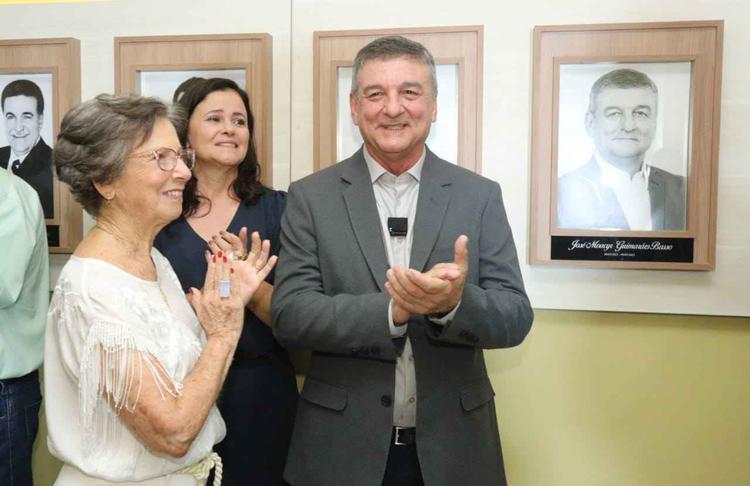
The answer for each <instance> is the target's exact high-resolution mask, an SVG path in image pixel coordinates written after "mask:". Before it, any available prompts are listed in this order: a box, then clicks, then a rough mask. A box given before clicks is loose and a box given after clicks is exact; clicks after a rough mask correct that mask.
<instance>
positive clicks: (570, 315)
mask: <svg viewBox="0 0 750 486" xmlns="http://www.w3.org/2000/svg"><path fill="white" fill-rule="evenodd" d="M693 19H725V20H726V28H725V44H724V49H725V50H724V83H723V101H722V124H721V130H722V132H721V133H722V137H721V171H720V177H721V181H720V194H719V238H718V244H719V252H718V256H719V257H718V267H717V271H716V272H711V273H691V274H683V273H680V272H641V271H635V272H623V271H618V272H604V271H597V270H587V271H581V270H578V271H570V270H567V269H559V268H555V269H551V268H532V267H529V266H528V265H524V268H523V271H524V276H525V278H526V280H527V282H528V284H529V290H530V294H531V296H532V303H533V304H534V305H535V306H536V307H537V308H538V307H540V306H543V307H552V308H555V307H557V308H563V307H566V306H568V305H569V302H571V299H570V297H571V296H572V295H575V294H583V295H585V296H588V297H587V298H586V300H585V302H583V305H581V307H582V308H586V309H608V308H613V306H616V305H625V306H629V307H628V308H630V309H638V308H639V307H638V306H639V305H640V306H644V305H645V306H653V305H658V306H660V308H661V311H662V312H663V313H664V314H635V313H605V312H572V311H551V310H550V311H538V312H537V319H536V322H535V325H534V328H533V330H532V332H531V334H530V335H529V338H528V339H527V340H526V342H525V343H524V344H523V345H522V346H520V347H518V348H516V349H513V350H496V351H490V352H487V358H488V364H489V368H490V373H491V377H492V382H493V385H494V387H495V391H496V394H497V396H496V403H497V406H498V415H499V419H500V424H501V434H502V437H503V445H504V450H505V456H506V457H505V459H506V466H507V470H508V476H509V479H510V482H511V484H513V485H514V486H539V485H541V486H546V485H554V486H558V485H563V486H564V485H576V486H587V485H591V486H594V485H596V486H598V485H654V486H657V485H658V486H663V485H665V486H671V485H674V486H678V485H679V486H685V485H686V486H691V485H696V486H698V485H701V486H702V485H722V486H724V485H730V486H734V485H737V486H743V485H747V484H750V450H749V449H748V447H747V443H748V438H750V411H749V410H750V407H748V404H749V403H750V373H749V372H748V370H750V352H748V350H750V319H747V318H729V317H724V318H721V317H701V316H684V315H682V316H681V315H668V314H667V313H685V312H696V311H695V309H710V312H714V311H715V312H718V313H729V314H744V315H747V314H748V312H747V309H748V306H749V305H750V299H749V298H748V293H747V290H746V289H747V284H746V280H747V277H746V276H747V272H748V268H750V250H749V249H748V243H749V242H750V227H749V226H748V225H747V224H743V223H746V222H747V221H748V220H750V164H747V161H746V159H747V157H746V139H747V134H746V130H745V127H746V126H747V125H748V124H749V123H750V96H749V95H748V89H747V85H748V80H750V66H749V65H748V63H747V60H746V56H747V51H748V49H749V48H750V7H748V6H747V2H744V1H738V0H715V1H712V2H708V1H700V2H683V1H681V0H662V1H661V2H654V1H653V0H630V1H628V2H623V1H621V0H618V1H614V0H600V1H591V0H566V1H565V2H561V1H558V2H555V1H550V0H546V1H545V0H529V1H527V2H511V1H507V0H500V1H494V2H490V1H482V0H463V1H460V2H448V1H445V0H413V1H411V2H408V3H404V2H399V1H396V0H379V1H377V2H376V1H364V0H291V1H280V2H270V1H262V2H261V1H260V0H250V1H242V2H241V1H231V0H214V1H212V2H200V1H187V0H183V1H178V0H162V1H158V2H154V1H146V0H119V1H110V2H101V3H91V4H82V5H72V4H60V5H18V6H2V5H0V24H2V26H3V28H2V33H1V34H0V37H2V38H7V39H10V38H30V37H60V36H72V37H76V38H78V39H80V40H81V59H82V70H81V71H82V97H83V98H84V99H87V98H90V97H92V96H94V95H95V94H97V93H99V92H102V91H110V92H111V91H112V90H113V89H114V81H113V73H114V65H113V63H114V55H113V41H112V38H113V37H114V36H126V35H157V34H193V33H194V34H206V33H229V32H268V33H270V34H271V35H272V36H273V44H274V49H273V52H274V72H273V77H274V100H273V101H274V113H273V119H274V126H273V133H274V160H273V163H274V183H275V185H276V186H277V187H279V188H284V187H286V186H287V184H288V183H289V182H290V181H291V180H295V179H298V178H299V177H302V176H304V175H306V174H309V173H310V172H311V171H312V133H313V130H312V125H311V123H312V110H313V101H312V39H313V37H312V33H313V31H315V30H332V29H357V28H363V29H364V28H367V29H371V28H383V27H409V26H439V25H469V24H483V25H484V26H485V39H484V44H485V59H484V61H485V65H484V123H483V133H484V146H483V155H484V156H483V163H482V167H483V174H484V175H485V176H487V177H489V178H491V179H494V180H497V181H499V182H500V184H501V185H502V186H503V192H504V198H505V204H506V207H507V209H508V213H509V219H510V222H511V225H512V227H513V229H514V232H515V237H516V242H517V245H518V247H519V252H520V253H521V255H522V258H524V259H525V253H526V244H527V233H528V193H529V188H528V174H529V165H528V164H529V161H528V157H529V155H528V154H529V123H530V119H529V107H530V101H531V100H530V78H531V57H530V56H531V29H532V28H533V26H534V25H543V24H570V23H606V22H625V21H627V22H641V21H660V20H693ZM87 223H88V224H90V223H91V221H90V220H87ZM64 262H65V258H64V257H60V256H55V257H54V258H53V262H52V270H53V272H52V273H53V276H56V274H57V272H58V271H59V268H60V267H61V266H62V265H63V264H64ZM665 289H668V292H665ZM618 303H619V304H618ZM34 465H35V472H36V474H37V479H38V481H37V484H39V485H42V486H44V485H48V484H51V482H52V480H53V479H54V476H55V474H56V468H57V467H59V466H58V465H57V463H56V462H55V461H54V460H53V459H52V458H50V457H49V455H48V453H47V452H46V447H45V445H44V439H43V437H40V440H39V441H38V443H37V446H36V454H35V463H34Z"/></svg>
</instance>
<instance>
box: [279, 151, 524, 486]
mask: <svg viewBox="0 0 750 486" xmlns="http://www.w3.org/2000/svg"><path fill="white" fill-rule="evenodd" d="M413 231H414V241H413V246H412V253H411V267H412V268H415V269H418V270H421V271H424V270H427V269H429V268H431V267H432V266H433V265H435V264H436V263H439V262H447V261H452V260H453V244H454V242H455V240H456V238H457V237H458V236H459V235H461V234H466V235H467V236H468V237H469V259H470V262H469V273H468V277H467V281H466V287H465V289H464V293H463V297H462V301H461V305H460V307H459V309H458V312H457V313H456V316H455V319H454V320H453V322H452V323H451V324H450V325H449V326H447V327H446V328H441V327H439V326H437V325H435V324H433V323H431V322H430V321H428V320H427V319H426V318H424V317H414V318H412V319H411V320H410V321H409V324H408V334H409V338H410V339H411V342H412V347H413V351H414V359H415V365H416V375H417V389H418V397H419V398H418V404H417V450H418V453H419V461H420V464H421V468H422V473H423V476H424V480H425V484H426V485H428V486H437V485H446V486H448V485H450V486H455V485H457V484H465V485H504V484H506V481H505V472H504V469H503V459H502V453H501V450H500V439H499V435H498V428H497V421H496V415H495V405H494V401H493V396H494V394H495V393H494V391H493V389H492V385H491V384H490V380H489V378H488V376H487V370H486V368H485V363H484V357H483V355H482V349H483V348H504V347H511V346H515V345H517V344H519V343H521V342H522V341H523V339H524V337H525V336H526V334H527V333H528V332H529V329H530V327H531V322H532V319H533V313H532V310H531V306H530V304H529V300H528V298H527V296H526V293H525V291H524V286H523V281H522V280H521V273H520V271H519V267H518V258H517V255H516V249H515V246H514V243H513V236H512V234H511V230H510V227H509V226H508V221H507V219H506V215H505V210H504V208H503V203H502V198H501V194H500V187H499V186H498V184H497V183H495V182H492V181H490V180H488V179H485V178H483V177H481V176H478V175H476V174H473V173H471V172H469V171H467V170H465V169H462V168H459V167H456V166H454V165H452V164H449V163H448V162H445V161H443V160H441V159H439V158H437V157H436V156H435V155H434V154H432V153H431V152H429V150H428V152H427V156H426V159H425V163H424V168H423V171H422V179H421V182H420V189H419V199H418V202H417V213H416V220H415V223H414V230H413ZM281 242H282V249H281V253H280V259H279V263H278V266H277V270H276V280H275V289H274V293H273V303H272V312H273V322H274V334H275V335H276V338H277V339H278V340H279V342H280V343H281V344H282V345H284V346H287V347H296V348H307V349H312V350H313V354H312V361H311V364H310V370H309V373H308V376H307V379H306V380H305V385H304V388H303V389H302V393H301V397H302V400H300V403H299V405H298V409H297V417H296V421H295V426H294V433H293V436H292V444H291V448H290V451H289V455H288V458H287V465H286V471H285V477H286V479H287V480H288V481H290V482H291V483H292V484H293V485H295V486H300V485H301V486H304V485H311V486H337V485H341V486H344V485H346V486H351V485H355V484H356V485H358V486H359V485H361V486H370V485H371V486H379V485H380V484H381V482H382V479H383V473H384V471H385V467H386V461H387V458H388V450H389V440H390V437H391V430H392V423H393V408H392V402H393V392H394V376H395V359H396V356H397V354H399V353H400V351H401V349H402V346H403V339H392V338H391V336H390V332H389V328H388V302H389V296H388V294H387V292H386V291H385V288H384V283H385V282H386V281H387V278H386V270H387V269H388V262H387V259H386V252H385V249H384V246H383V237H382V234H381V227H380V223H379V219H378V212H377V207H376V203H375V197H374V195H373V190H372V184H371V182H370V177H369V173H368V171H367V167H366V164H365V160H364V157H363V155H362V150H361V149H360V151H359V152H357V153H356V154H354V156H352V157H351V158H349V159H347V160H344V161H343V162H341V163H338V164H336V165H334V166H332V167H330V168H328V169H326V170H323V171H321V172H318V173H315V174H313V175H311V176H308V177H306V178H304V179H302V180H300V181H298V182H296V183H294V184H292V185H291V187H290V188H289V198H288V202H287V207H286V212H285V213H284V216H283V218H282V226H281Z"/></svg>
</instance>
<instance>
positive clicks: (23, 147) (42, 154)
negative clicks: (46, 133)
mask: <svg viewBox="0 0 750 486" xmlns="http://www.w3.org/2000/svg"><path fill="white" fill-rule="evenodd" d="M0 101H1V102H2V113H3V122H4V123H5V134H6V137H7V140H8V145H7V146H5V147H0V167H2V168H3V169H7V170H9V171H11V172H13V173H14V174H16V175H17V176H18V177H20V178H21V179H23V180H25V181H26V182H27V183H28V184H29V185H30V186H31V187H33V188H34V189H35V190H36V192H37V194H39V200H40V201H41V203H42V209H43V212H44V217H45V219H51V218H53V217H54V203H53V188H52V184H53V178H52V149H51V148H50V146H49V145H47V144H46V143H45V141H44V139H43V138H42V136H41V130H42V126H43V123H44V96H43V95H42V90H41V89H40V88H39V86H38V85H37V84H36V83H34V82H33V81H31V80H28V79H16V80H14V81H11V82H10V83H8V84H7V85H6V86H5V88H3V90H2V95H0Z"/></svg>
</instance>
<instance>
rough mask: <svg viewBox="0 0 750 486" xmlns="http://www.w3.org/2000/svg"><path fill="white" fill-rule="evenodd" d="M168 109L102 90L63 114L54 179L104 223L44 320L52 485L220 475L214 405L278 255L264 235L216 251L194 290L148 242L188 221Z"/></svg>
mask: <svg viewBox="0 0 750 486" xmlns="http://www.w3.org/2000/svg"><path fill="white" fill-rule="evenodd" d="M170 110H171V108H168V107H167V106H165V105H164V104H163V103H161V102H160V101H158V100H156V99H153V98H140V97H115V96H109V95H99V96H97V97H96V98H95V99H93V100H91V101H88V102H86V103H83V104H81V105H79V106H78V107H76V108H74V109H73V110H71V111H70V112H69V113H68V114H67V115H66V116H65V118H64V120H63V122H62V127H61V129H60V134H59V137H58V140H57V143H56V145H55V150H54V155H53V159H54V163H55V167H56V170H57V175H58V178H59V179H60V180H61V181H63V182H64V183H66V184H67V185H68V186H69V187H70V190H71V192H72V193H73V195H74V197H75V198H76V200H77V201H78V202H79V203H80V204H81V205H82V206H83V208H84V209H85V210H86V211H87V212H88V213H89V214H91V215H92V216H94V217H95V218H96V225H95V226H94V227H93V228H92V230H91V231H90V232H89V233H88V234H87V235H86V237H85V238H84V239H83V241H82V242H81V244H80V245H79V246H78V247H77V248H76V250H75V253H74V254H73V255H72V256H71V258H70V260H69V261H68V263H67V264H66V265H65V267H64V268H63V270H62V273H61V274H60V278H59V280H58V282H57V285H56V286H55V290H54V295H53V298H52V302H51V304H50V311H49V315H48V323H47V335H46V347H45V380H44V382H45V383H44V384H45V398H46V414H47V426H48V429H49V448H50V450H51V451H52V453H53V454H54V455H55V456H57V457H58V458H60V459H61V460H62V461H63V462H64V463H65V464H64V466H63V468H62V470H61V472H60V475H59V476H58V478H57V481H56V483H55V484H56V485H64V486H67V485H76V486H81V485H84V486H86V485H109V484H113V483H116V484H118V485H122V484H138V485H149V486H150V485H175V486H176V485H186V486H187V485H190V486H194V485H196V484H204V483H205V478H206V477H207V476H208V470H209V469H210V468H211V467H212V466H214V465H216V466H217V470H216V477H217V479H219V480H220V477H221V467H220V459H219V458H218V457H217V456H216V455H215V454H213V453H212V452H211V450H212V447H213V445H214V444H215V443H217V442H219V441H220V440H221V439H222V438H223V437H224V434H225V427H224V422H223V421H222V419H221V416H220V415H219V413H218V411H217V409H216V407H215V405H214V402H215V400H216V398H217V396H218V394H219V391H220V389H221V386H222V383H223V381H224V378H225V376H226V373H227V369H228V367H229V364H230V361H231V359H232V356H233V354H234V350H235V347H236V345H237V340H238V338H239V335H240V331H241V329H242V322H243V309H244V307H245V305H246V304H247V302H248V301H249V300H250V297H251V296H252V295H253V293H254V292H255V290H256V289H257V288H258V285H260V283H261V282H262V281H263V279H264V278H265V277H266V276H267V275H268V273H269V272H270V270H271V268H272V267H273V265H274V264H275V257H272V258H268V250H269V245H268V243H267V242H264V243H263V244H261V242H260V241H259V239H258V237H257V235H254V238H253V244H252V251H251V252H250V253H249V256H248V257H247V259H246V260H244V261H243V260H240V261H233V259H232V258H227V255H224V254H221V253H217V254H216V255H213V256H210V257H208V258H209V262H208V272H207V275H206V280H205V284H204V287H203V289H202V290H198V289H191V290H190V292H189V293H188V298H187V299H186V298H185V295H184V294H183V292H182V290H181V287H180V284H179V282H178V280H177V277H176V276H175V274H174V272H173V270H172V268H171V267H170V266H169V263H168V262H167V260H166V259H165V258H164V257H163V256H162V255H161V254H160V253H159V252H158V251H157V250H155V249H154V248H152V243H153V240H154V237H155V235H156V234H157V233H158V232H159V230H160V229H161V228H162V227H164V226H165V225H166V224H167V223H169V222H170V221H172V220H173V219H175V218H177V217H178V216H179V215H180V212H181V210H182V190H183V188H184V186H185V183H186V182H187V181H188V179H190V176H191V173H190V169H191V167H192V164H193V161H194V155H193V154H192V152H191V151H190V150H186V149H183V148H182V147H180V143H179V140H178V138H177V134H176V132H175V128H174V126H173V122H174V123H178V122H179V121H180V120H179V117H177V116H175V115H174V114H173V113H171V112H170ZM188 300H189V301H190V302H189V303H188ZM191 305H192V307H193V308H192V309H191ZM248 480H249V481H251V480H252V478H248Z"/></svg>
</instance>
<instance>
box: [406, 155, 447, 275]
mask: <svg viewBox="0 0 750 486" xmlns="http://www.w3.org/2000/svg"><path fill="white" fill-rule="evenodd" d="M426 150H427V155H426V157H425V161H424V167H423V168H422V176H421V180H420V181H419V197H418V198H417V215H416V218H415V221H414V228H413V231H414V240H413V241H412V246H411V258H410V261H409V266H410V267H411V268H414V269H416V270H419V271H420V272H423V271H425V270H426V269H425V265H426V264H427V259H428V258H429V256H430V254H431V253H432V249H433V248H434V247H435V242H436V241H437V237H438V235H439V234H440V228H441V227H442V226H443V219H444V218H445V211H446V209H448V203H449V201H450V191H449V190H448V189H449V187H450V185H451V184H452V182H451V181H450V179H449V178H448V176H447V174H446V173H445V171H443V170H441V168H440V163H441V161H440V159H438V158H437V157H436V156H435V155H434V154H433V153H432V152H430V150H429V149H427V148H426ZM446 163H447V162H446Z"/></svg>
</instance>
